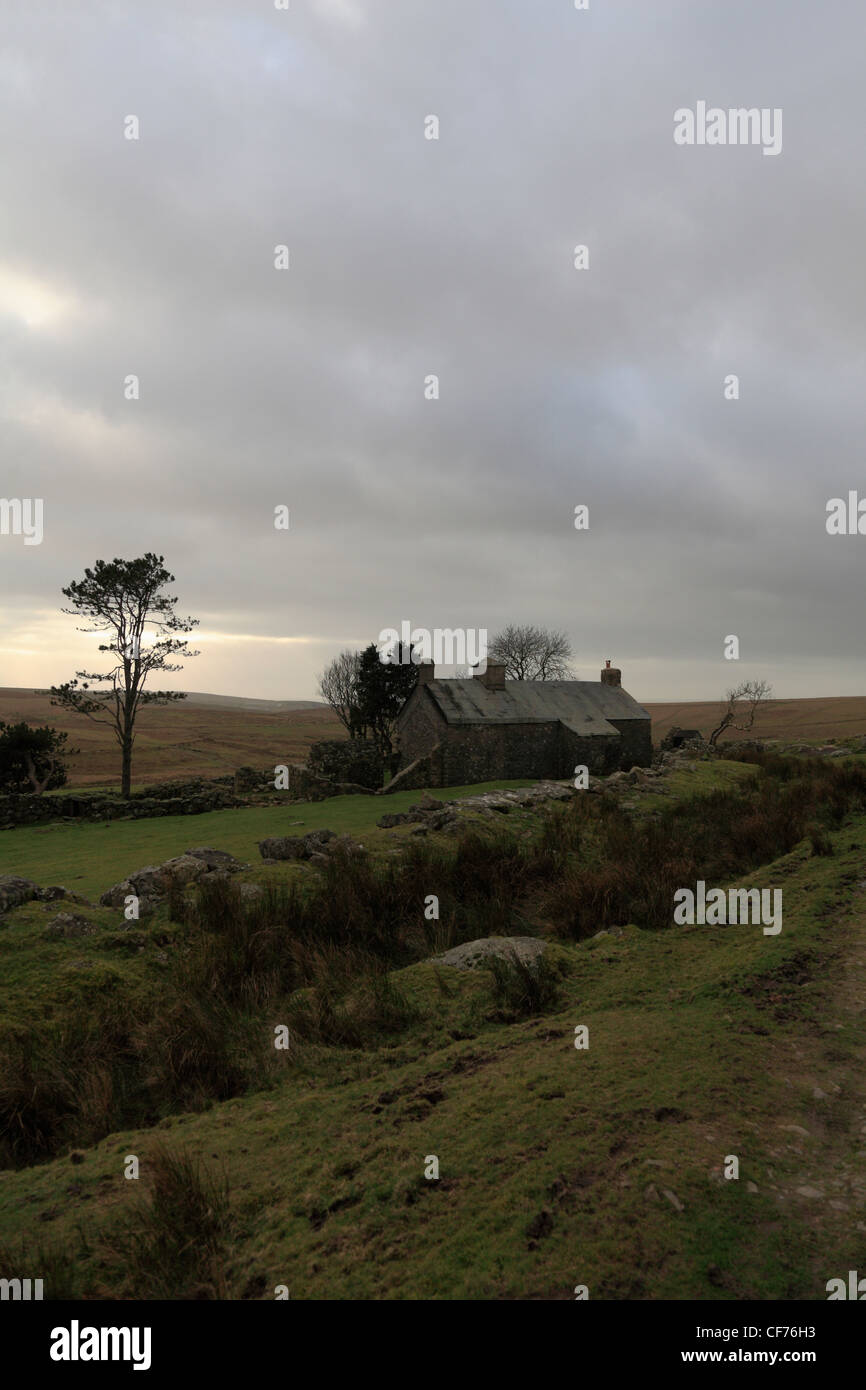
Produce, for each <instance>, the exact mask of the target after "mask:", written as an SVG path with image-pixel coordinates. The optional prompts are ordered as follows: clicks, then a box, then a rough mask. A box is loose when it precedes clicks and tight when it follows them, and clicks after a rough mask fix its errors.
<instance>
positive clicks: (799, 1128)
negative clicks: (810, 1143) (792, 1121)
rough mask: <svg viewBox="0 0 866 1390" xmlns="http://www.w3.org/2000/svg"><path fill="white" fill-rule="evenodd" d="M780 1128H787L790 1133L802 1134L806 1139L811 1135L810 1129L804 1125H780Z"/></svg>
mask: <svg viewBox="0 0 866 1390" xmlns="http://www.w3.org/2000/svg"><path fill="white" fill-rule="evenodd" d="M779 1128H780V1129H784V1130H787V1132H788V1133H789V1134H800V1135H802V1137H803V1138H804V1139H808V1138H809V1137H810V1136H809V1131H808V1129H804V1128H803V1126H802V1125H780V1126H779Z"/></svg>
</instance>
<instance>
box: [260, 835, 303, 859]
mask: <svg viewBox="0 0 866 1390" xmlns="http://www.w3.org/2000/svg"><path fill="white" fill-rule="evenodd" d="M259 853H260V854H261V856H262V858H263V859H264V860H265V861H266V862H267V863H269V864H276V863H278V862H279V861H280V860H286V859H306V858H307V857H308V854H307V846H306V844H305V842H304V838H303V836H301V835H271V836H269V837H268V838H267V839H265V840H259Z"/></svg>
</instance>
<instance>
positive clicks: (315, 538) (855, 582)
mask: <svg viewBox="0 0 866 1390" xmlns="http://www.w3.org/2000/svg"><path fill="white" fill-rule="evenodd" d="M864 49H866V8H864V6H863V5H862V4H861V3H859V0H821V3H820V4H817V3H812V0H728V2H727V3H725V4H719V3H717V0H658V2H657V3H654V2H653V0H591V5H590V9H589V11H588V12H587V11H577V10H576V9H575V8H574V4H573V0H290V7H289V9H288V10H278V9H276V8H275V5H274V3H273V0H233V2H232V3H229V2H228V0H148V3H147V5H142V4H141V3H138V0H136V3H126V0H114V2H111V0H76V3H75V4H70V3H69V0H57V2H55V0H49V2H48V3H46V0H41V3H39V4H34V3H32V0H29V2H28V0H5V3H4V4H3V7H2V18H0V122H2V129H3V145H4V149H3V159H2V165H0V195H2V196H0V367H2V371H0V426H2V444H0V496H3V497H5V498H7V499H12V498H20V499H24V498H41V499H43V503H44V538H43V540H42V543H41V544H40V545H25V543H24V538H23V537H22V536H20V535H17V536H16V535H12V534H9V535H0V685H5V686H16V685H20V686H32V685H44V684H47V683H51V682H56V681H60V680H64V679H67V678H69V677H70V676H71V675H72V674H73V673H74V671H75V670H77V669H79V668H81V667H88V666H92V662H93V650H94V645H95V641H96V640H97V639H94V638H92V637H91V638H87V637H84V636H81V635H79V634H78V633H77V632H76V620H75V619H74V618H72V617H65V616H63V615H62V613H61V611H60V610H61V606H62V604H63V602H64V600H63V599H62V597H61V594H60V589H61V587H62V586H63V585H66V584H68V583H69V582H70V580H72V579H73V578H77V577H79V576H80V575H81V573H82V571H83V569H84V567H85V566H86V565H91V564H93V562H94V561H95V560H97V559H100V558H103V559H111V558H113V557H114V556H121V557H124V558H132V557H134V556H136V555H139V554H142V553H143V552H144V551H146V550H154V551H156V552H157V553H160V554H163V555H164V556H165V560H166V564H167V566H168V567H169V568H170V570H171V571H172V572H173V573H174V575H175V576H176V584H175V585H174V592H176V593H177V594H178V596H179V605H178V607H179V611H181V612H183V613H189V614H193V615H195V616H196V617H198V618H199V619H200V624H201V625H200V630H199V633H198V635H197V638H196V645H197V646H198V647H199V648H200V649H201V653H202V654H201V656H199V657H198V658H197V659H196V660H195V661H193V662H191V663H190V664H189V665H188V666H187V668H186V669H185V671H183V672H182V673H179V674H178V675H177V676H175V677H171V678H167V679H166V680H165V682H164V684H166V685H168V684H171V685H172V686H173V687H174V688H178V689H184V688H186V689H192V690H207V691H214V692H220V693H224V694H234V695H248V696H260V697H268V698H274V699H280V698H286V699H289V698H296V699H303V698H310V697H314V696H315V685H316V674H317V672H319V671H320V670H321V668H322V667H323V665H324V664H325V662H326V661H328V660H329V659H330V658H331V657H332V656H334V655H335V654H336V653H337V652H338V651H339V650H340V649H341V648H342V647H345V646H362V645H365V644H366V643H368V642H369V641H371V640H374V639H376V638H377V637H378V635H379V633H380V631H381V630H382V629H383V628H386V627H392V626H393V627H399V625H400V623H401V622H402V621H404V620H407V621H409V622H411V624H412V625H413V626H414V627H421V626H423V627H427V628H430V629H433V628H436V627H443V628H444V627H457V626H466V627H474V628H486V629H487V630H488V631H489V632H490V633H491V634H492V633H493V632H494V631H495V630H496V629H497V628H498V627H500V626H502V625H503V624H505V623H507V622H509V621H513V622H536V623H540V624H543V625H547V626H552V627H559V628H563V629H565V630H566V632H567V633H568V635H569V636H570V638H571V640H572V643H573V645H574V649H575V652H576V665H577V670H578V673H579V675H580V676H581V677H582V678H584V679H595V678H596V674H597V671H598V668H599V667H600V666H601V665H602V664H603V660H604V658H611V659H612V660H613V662H614V664H616V665H619V666H621V667H622V669H623V683H624V685H625V686H626V687H627V688H628V689H629V690H630V691H631V692H632V693H633V694H634V695H635V696H636V697H637V698H639V699H644V700H664V699H672V698H679V697H682V698H692V699H714V698H716V697H718V696H719V695H720V694H721V693H722V691H723V690H724V689H725V687H726V686H727V685H729V684H731V683H733V680H734V679H746V678H750V677H762V678H766V679H768V680H770V681H772V683H773V685H774V688H775V692H776V694H777V695H779V696H797V695H800V696H808V695H822V694H866V669H864V641H863V638H864V612H866V604H864V583H863V581H864V562H866V536H862V537H860V536H856V535H855V536H829V535H828V534H827V531H826V526H825V521H826V505H827V501H828V499H829V498H831V497H835V496H843V497H847V494H848V492H849V490H852V489H855V490H856V489H859V490H860V495H861V496H866V468H864V463H863V452H864V445H863V441H864V423H866V390H864V366H866V363H864V349H866V334H864V323H866V274H864V268H863V261H864V255H866V212H864V188H866V177H864V174H866V169H864V164H866V155H864V148H866V141H864V138H863V75H862V62H863V52H864ZM699 101H706V102H707V104H708V105H709V106H717V107H721V108H724V109H727V108H730V107H740V106H744V107H757V108H768V109H773V108H780V109H781V110H782V112H783V126H782V129H783V146H782V150H781V153H780V154H778V155H777V156H775V157H773V156H769V157H768V156H765V155H764V154H763V152H762V149H761V147H760V146H724V147H719V146H715V147H710V146H697V145H695V146H691V147H686V146H678V145H676V144H675V143H674V139H673V130H674V112H675V111H676V110H677V109H679V108H684V107H688V108H695V107H696V105H697V103H698V102H699ZM130 115H134V116H136V117H137V119H138V123H139V139H138V140H129V139H126V138H125V136H124V123H125V121H126V118H127V117H128V116H130ZM431 115H434V116H436V117H437V118H438V122H439V138H438V140H432V139H426V138H425V121H426V118H427V117H429V116H431ZM427 128H428V130H429V129H430V125H429V122H428V123H427ZM283 244H284V245H286V246H288V248H289V269H288V270H278V269H276V268H275V266H274V248H275V247H276V246H278V245H283ZM578 244H584V245H586V246H587V247H588V249H589V268H588V269H586V270H577V269H575V266H574V248H575V246H576V245H578ZM130 374H135V375H137V376H138V378H139V381H140V398H139V399H138V400H127V399H125V396H124V381H125V379H126V378H127V376H129V375H130ZM431 374H435V375H436V376H438V378H439V399H438V400H429V399H425V388H424V383H425V378H426V377H428V376H430V375H431ZM730 374H736V375H737V376H738V377H739V391H740V396H739V399H738V400H726V399H725V378H726V377H727V376H729V375H730ZM578 504H584V505H586V506H588V508H589V519H590V524H589V529H588V530H585V531H576V530H575V527H574V509H575V507H576V506H577V505H578ZM279 505H285V506H288V507H289V508H290V515H291V525H290V529H289V531H288V532H285V531H277V530H275V528H274V522H273V517H274V508H275V507H277V506H279ZM729 634H736V635H737V636H738V637H739V640H740V652H741V660H740V661H739V663H734V662H731V661H726V660H725V659H724V656H723V650H724V639H725V637H726V636H727V635H729Z"/></svg>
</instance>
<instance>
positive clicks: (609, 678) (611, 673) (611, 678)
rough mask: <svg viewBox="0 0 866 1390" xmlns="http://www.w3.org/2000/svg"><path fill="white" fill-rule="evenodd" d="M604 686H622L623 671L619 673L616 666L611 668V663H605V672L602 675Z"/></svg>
mask: <svg viewBox="0 0 866 1390" xmlns="http://www.w3.org/2000/svg"><path fill="white" fill-rule="evenodd" d="M601 683H602V685H622V671H618V670H617V668H616V667H615V666H611V664H610V662H609V661H606V662H605V663H604V670H603V671H602V673H601Z"/></svg>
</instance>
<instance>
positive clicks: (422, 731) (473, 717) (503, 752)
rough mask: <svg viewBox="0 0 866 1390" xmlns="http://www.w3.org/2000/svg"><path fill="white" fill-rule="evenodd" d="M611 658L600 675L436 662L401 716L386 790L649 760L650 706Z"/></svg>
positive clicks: (601, 769) (597, 769) (598, 769)
mask: <svg viewBox="0 0 866 1390" xmlns="http://www.w3.org/2000/svg"><path fill="white" fill-rule="evenodd" d="M621 676H622V673H621V672H620V671H618V670H617V669H616V668H612V667H611V664H610V662H609V661H608V662H607V663H606V665H605V668H604V670H603V671H602V672H601V677H600V680H599V681H598V682H596V681H510V680H506V679H505V667H504V666H500V665H493V664H488V666H487V670H486V671H485V672H484V673H483V675H480V676H475V677H474V678H471V679H468V680H436V679H435V678H434V667H433V664H432V662H425V663H423V664H422V665H421V666H420V667H419V671H418V684H417V686H416V687H415V689H414V691H413V692H412V694H411V695H410V697H409V699H408V700H407V701H406V703H405V705H404V706H403V708H402V710H401V711H400V714H399V715H398V718H397V739H398V749H399V754H400V770H399V772H398V773H397V776H396V777H395V778H394V779H393V780H392V781H391V782H390V783H389V785H388V787H387V789H386V790H387V791H389V792H390V791H399V790H402V789H407V788H411V787H447V786H465V785H469V784H472V783H475V782H490V781H495V780H497V779H498V778H502V779H509V778H518V777H534V778H558V779H561V778H565V777H572V776H573V775H574V769H575V767H576V766H578V765H579V764H585V765H586V766H587V767H588V768H589V770H590V772H592V773H596V774H599V773H607V772H612V771H614V770H616V769H617V768H621V767H624V768H630V767H634V766H638V767H647V766H648V765H649V764H650V762H651V761H652V737H651V720H650V715H649V714H648V712H647V711H646V710H645V709H644V708H643V706H642V705H639V704H638V703H637V701H636V700H634V699H632V697H631V695H628V694H627V693H626V691H625V690H623V688H622V684H621Z"/></svg>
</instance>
